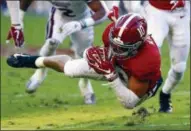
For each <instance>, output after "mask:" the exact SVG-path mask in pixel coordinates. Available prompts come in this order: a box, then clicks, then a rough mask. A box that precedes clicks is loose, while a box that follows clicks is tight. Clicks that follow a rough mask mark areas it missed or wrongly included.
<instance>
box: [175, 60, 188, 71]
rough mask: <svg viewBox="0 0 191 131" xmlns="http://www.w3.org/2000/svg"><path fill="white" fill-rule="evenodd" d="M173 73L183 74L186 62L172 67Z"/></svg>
mask: <svg viewBox="0 0 191 131" xmlns="http://www.w3.org/2000/svg"><path fill="white" fill-rule="evenodd" d="M172 68H173V71H174V72H176V73H184V71H185V70H186V62H179V63H177V64H175V65H173V66H172Z"/></svg>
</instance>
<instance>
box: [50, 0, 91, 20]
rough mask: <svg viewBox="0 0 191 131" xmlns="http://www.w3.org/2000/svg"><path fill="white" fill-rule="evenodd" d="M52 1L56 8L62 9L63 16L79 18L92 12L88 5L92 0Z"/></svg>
mask: <svg viewBox="0 0 191 131" xmlns="http://www.w3.org/2000/svg"><path fill="white" fill-rule="evenodd" d="M50 2H51V3H52V5H53V6H54V7H55V8H57V9H58V10H60V11H61V13H62V17H68V18H79V17H83V16H84V15H85V14H86V13H89V12H90V8H89V7H88V5H87V3H89V2H91V0H79V1H69V0H68V1H66V0H63V1H57V0H51V1H50Z"/></svg>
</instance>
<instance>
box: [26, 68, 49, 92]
mask: <svg viewBox="0 0 191 131" xmlns="http://www.w3.org/2000/svg"><path fill="white" fill-rule="evenodd" d="M47 70H48V69H46V68H43V69H37V70H36V71H35V73H34V74H33V75H32V76H31V78H30V79H29V81H28V82H27V84H26V92H27V93H34V92H35V91H36V90H37V88H38V87H39V86H40V85H41V83H42V82H43V81H44V79H45V78H46V75H47Z"/></svg>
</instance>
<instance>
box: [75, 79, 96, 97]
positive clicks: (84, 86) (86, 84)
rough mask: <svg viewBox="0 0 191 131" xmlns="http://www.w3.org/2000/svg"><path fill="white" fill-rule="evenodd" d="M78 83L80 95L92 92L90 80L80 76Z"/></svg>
mask: <svg viewBox="0 0 191 131" xmlns="http://www.w3.org/2000/svg"><path fill="white" fill-rule="evenodd" d="M78 85H79V88H80V91H81V94H82V96H85V95H86V94H93V93H94V91H93V88H92V85H91V83H90V80H88V79H86V78H80V80H79V84H78Z"/></svg>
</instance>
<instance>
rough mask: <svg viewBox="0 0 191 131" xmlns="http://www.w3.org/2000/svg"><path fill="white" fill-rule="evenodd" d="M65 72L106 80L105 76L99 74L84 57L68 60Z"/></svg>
mask: <svg viewBox="0 0 191 131" xmlns="http://www.w3.org/2000/svg"><path fill="white" fill-rule="evenodd" d="M64 73H65V75H66V76H69V77H76V78H91V79H96V80H105V77H104V76H103V75H100V74H97V73H96V72H95V71H94V70H93V69H92V68H91V67H90V66H89V65H88V63H87V61H86V60H85V59H84V58H82V59H76V60H69V61H67V62H66V64H65V66H64Z"/></svg>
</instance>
